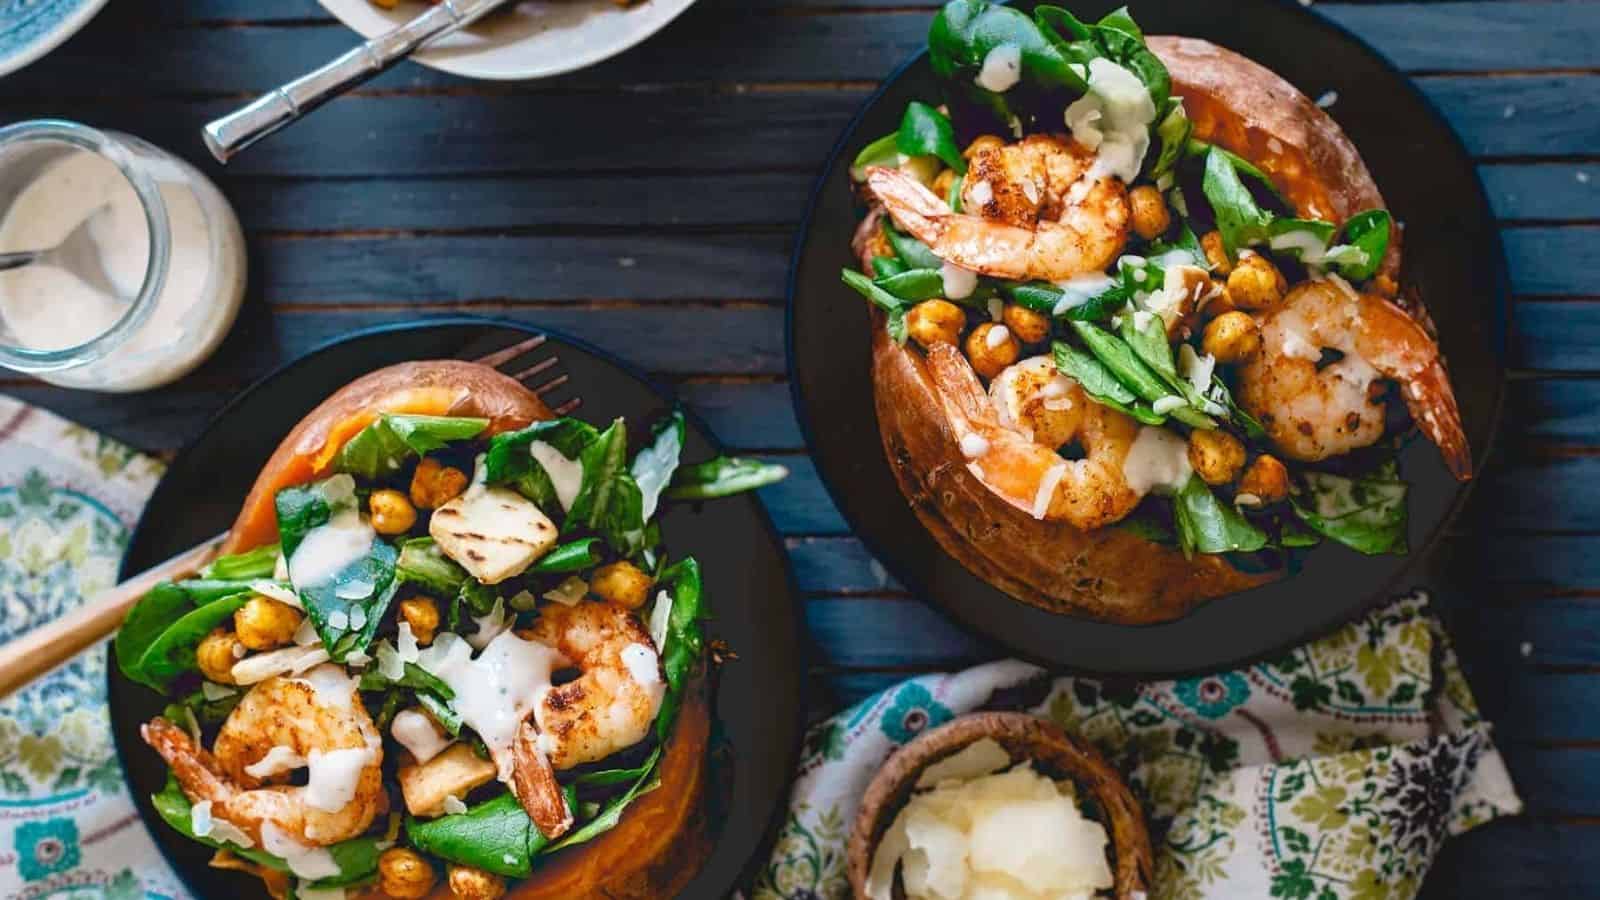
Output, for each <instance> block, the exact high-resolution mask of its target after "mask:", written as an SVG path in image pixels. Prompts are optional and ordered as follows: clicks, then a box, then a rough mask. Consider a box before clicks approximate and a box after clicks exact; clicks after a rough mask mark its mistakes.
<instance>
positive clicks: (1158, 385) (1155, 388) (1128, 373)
mask: <svg viewBox="0 0 1600 900" xmlns="http://www.w3.org/2000/svg"><path fill="white" fill-rule="evenodd" d="M1071 324H1072V329H1073V330H1074V331H1076V332H1077V333H1078V337H1080V338H1082V339H1083V343H1084V344H1085V345H1086V346H1087V347H1088V348H1089V352H1090V353H1092V354H1094V356H1095V358H1096V359H1098V360H1099V361H1100V362H1101V364H1103V365H1104V366H1105V368H1106V370H1107V371H1109V372H1110V373H1111V374H1112V375H1114V376H1115V377H1116V380H1118V381H1120V382H1122V384H1123V385H1124V386H1126V387H1127V388H1128V390H1130V391H1132V392H1133V393H1134V394H1136V395H1137V396H1138V397H1139V399H1141V400H1146V401H1149V402H1152V403H1153V402H1154V401H1156V400H1160V399H1161V398H1163V397H1172V396H1178V397H1180V398H1182V396H1183V395H1182V394H1180V393H1178V392H1177V391H1175V390H1174V389H1173V388H1171V387H1169V386H1168V385H1167V383H1166V381H1165V380H1164V379H1163V378H1162V376H1161V375H1160V374H1159V373H1157V372H1156V371H1155V370H1153V369H1152V368H1151V367H1150V366H1149V365H1148V364H1146V363H1145V362H1144V361H1143V360H1142V359H1140V357H1139V354H1138V353H1136V352H1135V351H1134V349H1133V348H1132V347H1130V346H1128V344H1127V342H1125V341H1123V340H1122V339H1120V338H1118V337H1117V336H1116V335H1114V334H1112V333H1111V332H1109V331H1106V330H1105V329H1103V328H1100V327H1099V326H1097V325H1093V324H1091V323H1089V322H1073V323H1071ZM1163 334H1164V332H1163ZM1169 352H1170V348H1169ZM1113 399H1118V400H1120V398H1117V397H1113ZM1185 402H1186V403H1187V400H1185ZM1170 415H1171V416H1172V417H1173V418H1174V419H1177V420H1178V421H1180V422H1183V423H1185V424H1188V425H1192V426H1193V427H1195V428H1215V427H1217V423H1216V422H1214V421H1212V420H1211V418H1210V417H1208V416H1207V415H1206V414H1205V413H1202V412H1199V411H1198V410H1196V409H1194V408H1193V407H1190V406H1187V405H1185V406H1180V407H1178V408H1176V409H1174V410H1171V411H1170Z"/></svg>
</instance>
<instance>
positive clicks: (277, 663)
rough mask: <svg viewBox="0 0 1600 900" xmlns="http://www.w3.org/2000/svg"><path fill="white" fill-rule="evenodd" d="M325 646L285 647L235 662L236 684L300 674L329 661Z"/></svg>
mask: <svg viewBox="0 0 1600 900" xmlns="http://www.w3.org/2000/svg"><path fill="white" fill-rule="evenodd" d="M328 658H329V657H328V651H327V650H326V649H325V648H323V647H283V648H280V649H278V650H271V651H268V652H266V653H257V654H256V655H255V656H248V657H245V658H244V659H241V660H239V661H238V662H236V663H234V664H233V681H234V683H235V684H245V685H248V684H255V683H256V682H258V681H266V680H267V679H268V678H271V677H272V676H274V675H298V674H299V673H301V672H304V671H305V670H307V669H309V668H311V667H312V666H319V665H321V664H323V663H325V662H327V661H328Z"/></svg>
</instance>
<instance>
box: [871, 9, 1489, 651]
mask: <svg viewBox="0 0 1600 900" xmlns="http://www.w3.org/2000/svg"><path fill="white" fill-rule="evenodd" d="M929 46H930V55H931V58H932V62H933V68H934V71H935V73H936V74H938V75H939V76H940V77H941V79H942V82H943V86H944V88H945V91H944V98H943V99H944V101H945V103H944V105H943V106H940V107H938V108H936V107H934V106H933V105H931V104H927V103H915V102H914V103H912V104H910V105H909V106H908V107H907V109H906V112H905V116H904V119H903V121H902V125H901V128H900V130H899V131H898V132H897V133H896V134H894V135H890V136H888V137H886V138H884V139H883V140H880V141H877V142H874V143H872V144H870V145H868V146H867V147H866V148H864V149H863V150H862V152H861V153H860V155H859V156H858V157H857V159H856V161H855V165H854V167H853V170H852V171H853V174H854V175H855V177H856V178H857V179H858V181H859V183H860V195H861V198H862V200H863V202H864V204H865V206H866V213H865V216H864V218H863V220H862V224H861V226H860V228H859V229H858V231H857V234H856V238H855V242H854V249H855V251H856V254H857V256H858V258H859V261H860V270H859V271H850V270H847V271H846V272H845V273H843V277H844V280H845V282H846V283H847V284H849V285H850V286H851V287H853V288H854V289H856V290H857V291H858V292H860V293H861V294H862V295H863V296H864V297H865V298H866V299H868V300H869V301H870V302H871V304H872V307H873V314H872V320H873V333H872V337H871V346H872V373H873V389H874V391H875V397H876V408H877V412H878V420H879V428H880V432H881V435H882V438H883V444H884V450H885V452H886V453H887V454H888V456H889V460H890V463H891V466H892V468H893V471H894V473H895V477H896V480H897V481H898V483H899V485H900V487H901V490H902V492H903V493H904V494H905V496H906V498H907V500H908V502H910V504H911V506H912V508H913V509H914V510H915V512H916V514H917V516H918V518H919V519H920V520H921V521H922V523H923V524H924V526H925V527H927V528H928V530H929V531H930V533H931V534H932V535H933V536H934V538H935V539H936V540H937V541H938V543H939V544H940V545H941V546H942V547H943V548H944V549H945V551H946V552H948V553H950V554H951V555H952V556H954V557H955V558H957V559H958V560H960V561H961V562H962V563H963V564H964V565H966V566H967V568H968V569H970V570H971V571H973V572H974V574H977V575H978V576H979V577H981V578H983V579H985V580H986V581H988V582H990V583H991V584H993V585H995V586H996V587H998V588H1000V589H1001V590H1003V591H1005V592H1007V593H1009V594H1011V595H1012V596H1014V597H1016V598H1018V599H1021V600H1024V601H1026V602H1028V603H1031V604H1034V605H1036V606H1040V607H1042V608H1045V609H1048V610H1052V611H1056V612H1069V613H1076V614H1081V615H1086V616H1090V617H1093V618H1096V619H1102V620H1106V621H1112V622H1123V623H1146V622H1158V621H1163V620H1167V619H1172V618H1175V617H1177V616H1180V615H1182V614H1183V613H1184V612H1186V611H1187V610H1188V609H1190V608H1191V607H1193V606H1194V605H1195V604H1196V603H1198V602H1201V601H1203V600H1207V599H1210V598H1214V597H1218V596H1221V595H1224V594H1229V593H1233V592H1236V591H1240V590H1244V589H1247V588H1249V587H1252V586H1254V585H1258V584H1261V583H1263V582H1264V581H1266V580H1269V579H1271V578H1274V577H1278V576H1279V575H1281V574H1282V571H1283V566H1284V564H1285V562H1286V560H1288V559H1289V558H1290V556H1291V555H1292V554H1293V553H1296V552H1299V551H1301V550H1302V549H1303V548H1305V547H1309V546H1312V545H1314V544H1316V543H1319V542H1321V541H1331V542H1336V543H1340V544H1343V545H1345V546H1348V547H1350V548H1352V549H1355V550H1357V551H1359V552H1362V553H1393V552H1404V550H1405V544H1404V541H1405V491H1406V487H1405V481H1404V479H1403V478H1402V477H1401V475H1400V473H1399V471H1398V469H1397V467H1396V465H1395V463H1394V448H1395V446H1396V443H1397V442H1398V441H1399V440H1402V439H1403V438H1404V436H1405V433H1406V431H1407V427H1406V419H1407V417H1406V414H1405V413H1406V411H1408V412H1409V414H1410V415H1409V420H1410V422H1411V423H1413V424H1414V425H1415V426H1416V427H1417V428H1418V429H1420V431H1421V432H1422V433H1423V434H1425V435H1426V436H1427V437H1428V438H1430V439H1431V440H1433V441H1434V442H1435V443H1436V444H1438V446H1439V448H1440V450H1441V452H1442V454H1443V458H1444V460H1445V462H1446V464H1447V465H1448V466H1449V467H1450V469H1451V471H1452V472H1453V473H1455V474H1456V475H1457V476H1458V477H1460V478H1467V477H1469V476H1470V473H1471V459H1470V453H1469V451H1468V449H1467V446H1466V442H1465V438H1464V435H1463V433H1462V430H1461V424H1460V417H1459V414H1458V412H1457V410H1456V404H1455V400H1454V397H1453V395H1452V392H1451V387H1450V383H1449V380H1448V377H1447V375H1446V372H1445V369H1444V365H1443V362H1442V360H1441V359H1440V356H1439V352H1438V347H1437V345H1436V343H1435V342H1434V339H1433V337H1432V334H1431V326H1430V325H1429V323H1428V321H1427V317H1426V313H1425V311H1423V310H1421V309H1420V308H1419V307H1418V306H1416V305H1415V304H1412V306H1411V308H1410V309H1406V308H1403V307H1402V306H1400V305H1398V304H1397V303H1396V301H1395V298H1396V296H1397V295H1398V294H1399V293H1400V291H1399V283H1398V276H1399V271H1400V248H1399V233H1398V229H1397V228H1395V226H1394V223H1393V221H1392V219H1391V217H1390V216H1389V214H1388V212H1387V211H1386V210H1385V208H1384V206H1383V198H1382V196H1381V194H1380V193H1379V191H1378V188H1377V186H1376V185H1375V183H1374V182H1373V179H1372V177H1371V175H1370V174H1369V173H1368V171H1367V169H1366V166H1365V165H1364V164H1363V163H1362V161H1361V158H1360V156H1359V154H1358V153H1357V152H1356V150H1355V148H1354V146H1353V145H1352V143H1351V142H1350V140H1349V139H1348V138H1347V137H1346V136H1345V135H1344V134H1343V132H1342V131H1340V129H1339V128H1338V126H1337V125H1336V124H1335V123H1334V122H1333V120H1332V119H1331V118H1330V117H1329V116H1328V115H1327V114H1326V112H1324V111H1323V110H1322V109H1320V108H1318V107H1317V105H1316V104H1314V103H1312V102H1311V101H1310V100H1309V99H1307V98H1306V97H1305V96H1304V95H1303V94H1301V93H1300V92H1299V91H1298V90H1296V89H1295V88H1294V87H1293V86H1291V85H1290V84H1288V83H1287V82H1286V81H1284V80H1283V79H1281V78H1279V77H1278V76H1277V75H1275V74H1273V73H1272V72H1270V71H1268V70H1267V69H1265V68H1263V67H1262V66H1260V65H1258V64H1256V63H1254V62H1252V61H1250V60H1247V59H1245V58H1244V57H1242V56H1239V55H1238V54H1235V53H1232V52H1231V51H1228V50H1225V49H1223V48H1221V47H1217V46H1216V45H1214V44H1210V43H1208V42H1205V41H1201V40H1197V39H1192V38H1182V37H1150V38H1148V39H1146V38H1145V37H1144V35H1143V34H1142V32H1141V31H1140V30H1139V29H1138V26H1137V25H1136V24H1134V22H1133V19H1132V18H1131V17H1130V16H1129V15H1128V13H1127V12H1126V11H1125V10H1119V11H1117V12H1115V13H1112V14H1111V15H1109V16H1107V17H1106V18H1105V19H1102V20H1101V21H1099V22H1096V23H1084V22H1080V21H1078V20H1077V19H1076V18H1075V17H1073V16H1072V15H1071V13H1070V12H1068V11H1067V10H1065V9H1061V8H1059V7H1054V6H1039V7H1036V8H1034V10H1033V13H1032V15H1029V14H1027V13H1025V12H1022V11H1020V10H1017V9H1013V8H1009V7H1001V6H991V5H988V4H986V3H984V2H981V0H954V2H951V3H949V4H947V5H946V6H945V7H944V9H943V10H942V11H941V12H940V13H939V15H938V16H937V17H936V19H935V21H934V24H933V26H932V29H931V30H930V34H929ZM1402 408H1403V409H1402Z"/></svg>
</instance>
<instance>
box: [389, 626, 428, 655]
mask: <svg viewBox="0 0 1600 900" xmlns="http://www.w3.org/2000/svg"><path fill="white" fill-rule="evenodd" d="M394 640H395V648H394V649H395V654H396V655H397V656H399V657H400V661H401V662H408V663H414V662H416V661H417V656H418V654H419V653H421V651H420V650H418V649H417V636H416V634H415V633H413V632H412V630H411V623H410V622H401V623H400V624H399V625H398V626H396V628H395V636H394Z"/></svg>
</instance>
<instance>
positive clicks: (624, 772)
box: [572, 758, 655, 787]
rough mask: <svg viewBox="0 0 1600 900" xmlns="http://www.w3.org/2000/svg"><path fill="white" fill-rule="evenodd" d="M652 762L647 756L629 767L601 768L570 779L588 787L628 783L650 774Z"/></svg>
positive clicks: (575, 783) (576, 783) (574, 782)
mask: <svg viewBox="0 0 1600 900" xmlns="http://www.w3.org/2000/svg"><path fill="white" fill-rule="evenodd" d="M654 764H655V761H654V759H653V758H647V759H646V760H645V761H644V762H642V763H640V764H639V765H637V766H634V767H633V768H631V769H602V770H599V771H595V772H585V773H583V774H582V775H579V776H578V777H577V778H574V779H572V783H573V784H574V785H582V786H590V787H610V786H612V785H618V784H628V783H630V782H634V781H638V780H639V779H641V778H643V777H645V776H646V775H648V774H650V767H651V766H652V765H654Z"/></svg>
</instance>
